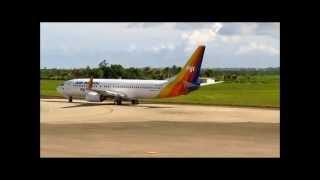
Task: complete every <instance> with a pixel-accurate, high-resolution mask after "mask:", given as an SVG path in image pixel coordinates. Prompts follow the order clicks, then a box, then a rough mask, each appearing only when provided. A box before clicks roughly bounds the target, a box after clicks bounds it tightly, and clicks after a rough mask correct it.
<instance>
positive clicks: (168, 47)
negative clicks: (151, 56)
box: [145, 43, 176, 53]
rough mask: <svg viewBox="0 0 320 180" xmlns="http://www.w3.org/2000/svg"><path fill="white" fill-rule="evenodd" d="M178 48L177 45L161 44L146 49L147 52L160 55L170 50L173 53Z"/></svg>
mask: <svg viewBox="0 0 320 180" xmlns="http://www.w3.org/2000/svg"><path fill="white" fill-rule="evenodd" d="M175 48H176V45H174V44H173V43H161V44H159V45H156V46H152V47H150V48H146V49H145V50H146V51H152V52H155V53H159V52H160V51H162V50H170V51H173V50H174V49H175Z"/></svg>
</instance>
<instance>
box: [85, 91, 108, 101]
mask: <svg viewBox="0 0 320 180" xmlns="http://www.w3.org/2000/svg"><path fill="white" fill-rule="evenodd" d="M85 99H86V100H87V101H88V102H102V101H103V100H105V98H104V97H103V96H101V95H100V94H99V93H97V92H94V91H90V92H88V93H86V96H85Z"/></svg>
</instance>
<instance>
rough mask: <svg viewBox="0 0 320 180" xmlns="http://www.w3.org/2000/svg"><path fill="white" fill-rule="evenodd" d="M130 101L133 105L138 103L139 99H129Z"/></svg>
mask: <svg viewBox="0 0 320 180" xmlns="http://www.w3.org/2000/svg"><path fill="white" fill-rule="evenodd" d="M131 103H132V104H133V105H136V104H139V101H138V100H135V99H134V100H131Z"/></svg>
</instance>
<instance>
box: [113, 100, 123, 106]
mask: <svg viewBox="0 0 320 180" xmlns="http://www.w3.org/2000/svg"><path fill="white" fill-rule="evenodd" d="M114 103H115V104H117V105H121V104H122V100H121V99H116V100H114Z"/></svg>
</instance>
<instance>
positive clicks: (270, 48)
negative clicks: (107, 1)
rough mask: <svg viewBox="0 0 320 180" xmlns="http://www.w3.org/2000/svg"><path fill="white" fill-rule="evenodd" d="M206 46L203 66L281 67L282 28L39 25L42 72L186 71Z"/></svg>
mask: <svg viewBox="0 0 320 180" xmlns="http://www.w3.org/2000/svg"><path fill="white" fill-rule="evenodd" d="M201 44H204V45H206V51H205V55H204V60H203V67H205V68H207V67H210V68H232V67H255V68H261V67H279V66H280V23H214V22H213V23H41V25H40V50H41V51H40V53H41V55H40V58H41V59H40V61H41V62H40V66H41V68H43V67H47V68H79V67H86V66H87V65H88V66H90V67H97V66H98V64H99V62H101V61H102V60H104V59H106V60H107V62H108V63H110V64H121V65H122V66H124V67H145V66H151V67H165V66H172V65H178V66H182V65H184V63H185V62H186V60H187V58H188V57H189V56H190V55H191V54H192V52H193V51H194V50H195V48H196V47H197V46H198V45H201Z"/></svg>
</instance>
